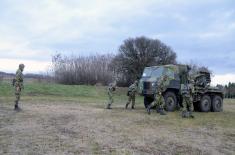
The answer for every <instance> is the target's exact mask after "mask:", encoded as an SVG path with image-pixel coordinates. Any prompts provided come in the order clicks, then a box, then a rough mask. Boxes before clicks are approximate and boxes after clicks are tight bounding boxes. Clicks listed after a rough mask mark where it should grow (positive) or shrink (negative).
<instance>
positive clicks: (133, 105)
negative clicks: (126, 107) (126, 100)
mask: <svg viewBox="0 0 235 155" xmlns="http://www.w3.org/2000/svg"><path fill="white" fill-rule="evenodd" d="M131 108H132V109H135V96H132V106H131Z"/></svg>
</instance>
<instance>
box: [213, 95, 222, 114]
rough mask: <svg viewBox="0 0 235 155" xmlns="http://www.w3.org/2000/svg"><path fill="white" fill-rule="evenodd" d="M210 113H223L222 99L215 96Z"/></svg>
mask: <svg viewBox="0 0 235 155" xmlns="http://www.w3.org/2000/svg"><path fill="white" fill-rule="evenodd" d="M212 111H213V112H221V111H223V99H222V97H220V96H218V95H215V96H214V97H213V100H212Z"/></svg>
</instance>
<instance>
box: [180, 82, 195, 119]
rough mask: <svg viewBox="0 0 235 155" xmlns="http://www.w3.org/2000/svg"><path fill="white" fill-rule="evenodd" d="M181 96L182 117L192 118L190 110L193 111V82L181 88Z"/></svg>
mask: <svg viewBox="0 0 235 155" xmlns="http://www.w3.org/2000/svg"><path fill="white" fill-rule="evenodd" d="M181 93H182V97H183V103H182V105H183V111H182V117H183V118H188V117H191V118H194V116H193V114H192V112H193V109H194V107H193V93H194V86H193V83H191V84H188V85H186V86H185V87H183V89H182V90H181Z"/></svg>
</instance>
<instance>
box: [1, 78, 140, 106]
mask: <svg viewBox="0 0 235 155" xmlns="http://www.w3.org/2000/svg"><path fill="white" fill-rule="evenodd" d="M24 87H25V89H24V90H23V91H22V100H32V99H34V98H35V99H42V100H43V99H44V100H51V101H54V100H56V101H57V100H60V101H78V102H81V103H94V102H95V103H104V102H106V101H107V98H108V96H107V87H105V86H88V85H62V84H55V83H44V82H42V83H39V82H35V81H27V82H26V83H25V85H24ZM126 92H127V88H122V87H120V88H118V89H117V91H116V92H115V96H114V100H115V102H117V103H125V102H126V100H127V96H126ZM0 97H4V98H6V100H10V98H12V97H14V87H12V86H11V84H10V82H8V81H4V82H1V83H0ZM142 102H143V99H142V97H140V96H139V97H137V104H138V103H142Z"/></svg>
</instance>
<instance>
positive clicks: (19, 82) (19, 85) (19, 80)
mask: <svg viewBox="0 0 235 155" xmlns="http://www.w3.org/2000/svg"><path fill="white" fill-rule="evenodd" d="M23 70H24V64H20V65H19V69H18V70H17V71H16V76H15V79H14V80H15V81H14V86H15V97H16V99H15V110H19V109H20V108H19V106H18V104H19V100H20V96H21V90H22V89H23V88H24V85H23V81H24V77H23V73H22V72H23Z"/></svg>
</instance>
